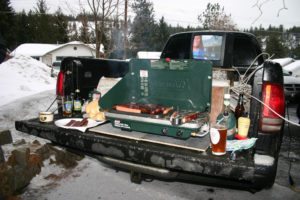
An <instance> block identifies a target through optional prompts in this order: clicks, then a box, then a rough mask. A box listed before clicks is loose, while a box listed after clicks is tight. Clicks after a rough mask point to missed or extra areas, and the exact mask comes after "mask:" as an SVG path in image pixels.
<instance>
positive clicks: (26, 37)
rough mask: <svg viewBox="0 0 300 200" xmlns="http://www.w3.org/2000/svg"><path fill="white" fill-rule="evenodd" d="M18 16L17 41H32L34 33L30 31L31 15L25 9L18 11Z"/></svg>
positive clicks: (20, 42) (19, 42)
mask: <svg viewBox="0 0 300 200" xmlns="http://www.w3.org/2000/svg"><path fill="white" fill-rule="evenodd" d="M16 16H17V18H16V24H17V25H16V27H18V28H17V32H16V34H17V43H18V44H22V43H26V42H28V41H30V38H31V37H32V34H31V33H30V22H29V17H28V16H27V14H26V13H25V11H24V10H23V11H22V12H21V13H18V14H17V15H16Z"/></svg>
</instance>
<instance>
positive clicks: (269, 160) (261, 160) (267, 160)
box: [254, 154, 275, 166]
mask: <svg viewBox="0 0 300 200" xmlns="http://www.w3.org/2000/svg"><path fill="white" fill-rule="evenodd" d="M274 161H275V159H274V157H272V156H267V155H259V154H254V162H255V164H256V165H263V166H272V165H273V163H274Z"/></svg>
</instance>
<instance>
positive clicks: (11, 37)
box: [0, 0, 16, 49]
mask: <svg viewBox="0 0 300 200" xmlns="http://www.w3.org/2000/svg"><path fill="white" fill-rule="evenodd" d="M0 11H1V12H0V35H2V37H3V40H4V42H5V43H6V46H7V47H8V48H11V49H12V48H14V47H15V46H16V43H15V40H16V36H15V18H16V16H15V12H14V10H13V9H12V7H11V5H10V0H0Z"/></svg>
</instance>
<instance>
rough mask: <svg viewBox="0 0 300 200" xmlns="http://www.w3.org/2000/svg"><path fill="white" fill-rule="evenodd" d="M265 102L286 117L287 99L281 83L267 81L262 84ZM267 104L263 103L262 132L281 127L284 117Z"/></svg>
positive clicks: (273, 130)
mask: <svg viewBox="0 0 300 200" xmlns="http://www.w3.org/2000/svg"><path fill="white" fill-rule="evenodd" d="M262 99H263V102H264V103H265V104H266V105H267V106H269V107H270V108H272V109H273V110H274V111H275V112H277V113H278V114H279V115H281V116H283V117H284V113H285V100H284V89H283V86H282V85H281V84H276V83H269V82H265V83H263V86H262ZM267 106H265V105H262V109H261V119H260V130H261V131H262V132H276V131H279V130H280V129H281V126H282V119H281V118H280V117H279V116H278V115H277V114H275V112H273V111H272V110H270V109H269V108H268V107H267Z"/></svg>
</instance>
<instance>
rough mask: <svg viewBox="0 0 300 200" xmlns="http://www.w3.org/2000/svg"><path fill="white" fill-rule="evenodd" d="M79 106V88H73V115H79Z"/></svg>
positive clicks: (80, 105)
mask: <svg viewBox="0 0 300 200" xmlns="http://www.w3.org/2000/svg"><path fill="white" fill-rule="evenodd" d="M81 107H82V102H81V98H80V90H79V89H76V90H75V96H74V101H73V113H74V115H75V116H78V117H79V116H81Z"/></svg>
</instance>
